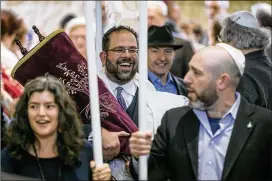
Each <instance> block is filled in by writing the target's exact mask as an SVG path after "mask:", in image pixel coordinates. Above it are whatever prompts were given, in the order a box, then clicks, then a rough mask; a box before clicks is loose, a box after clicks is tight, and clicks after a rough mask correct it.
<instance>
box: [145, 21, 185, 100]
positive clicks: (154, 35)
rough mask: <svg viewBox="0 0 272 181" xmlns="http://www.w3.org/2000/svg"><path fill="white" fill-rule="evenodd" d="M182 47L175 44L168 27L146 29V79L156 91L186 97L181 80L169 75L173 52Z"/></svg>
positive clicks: (173, 56)
mask: <svg viewBox="0 0 272 181" xmlns="http://www.w3.org/2000/svg"><path fill="white" fill-rule="evenodd" d="M182 46H183V45H181V44H175V42H174V38H173V35H172V33H171V30H170V29H169V28H168V26H166V25H164V26H155V25H154V26H150V27H149V28H148V79H149V81H150V82H151V83H152V84H153V85H154V87H155V88H156V90H157V91H162V92H169V93H173V94H177V95H184V96H187V90H186V86H185V84H184V82H183V80H182V79H181V78H179V77H176V76H174V75H173V74H172V73H170V69H171V67H172V65H173V61H174V58H175V50H177V49H179V48H182Z"/></svg>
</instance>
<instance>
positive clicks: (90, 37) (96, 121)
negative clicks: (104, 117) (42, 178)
mask: <svg viewBox="0 0 272 181" xmlns="http://www.w3.org/2000/svg"><path fill="white" fill-rule="evenodd" d="M84 10H85V18H86V30H87V33H86V40H87V60H88V78H89V91H90V92H89V93H90V99H91V118H92V132H93V152H94V160H95V163H96V166H101V165H102V164H103V155H102V141H101V125H100V110H99V101H98V99H99V98H98V83H97V72H96V58H95V57H96V56H95V46H94V45H95V44H94V37H95V32H94V27H92V25H93V22H94V21H95V20H94V12H93V11H94V1H84Z"/></svg>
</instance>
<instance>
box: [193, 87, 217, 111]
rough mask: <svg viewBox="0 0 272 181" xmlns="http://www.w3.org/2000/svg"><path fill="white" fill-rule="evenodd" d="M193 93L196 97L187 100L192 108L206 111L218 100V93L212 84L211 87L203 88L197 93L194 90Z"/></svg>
mask: <svg viewBox="0 0 272 181" xmlns="http://www.w3.org/2000/svg"><path fill="white" fill-rule="evenodd" d="M194 93H195V94H196V98H197V99H196V100H195V101H190V102H189V106H190V107H191V108H192V109H196V110H200V111H206V110H208V109H209V108H210V107H211V106H212V105H213V104H214V103H215V102H216V101H217V100H218V94H217V92H216V90H215V87H214V86H213V87H212V89H205V90H203V91H202V92H201V93H200V94H199V95H198V94H197V93H196V92H194Z"/></svg>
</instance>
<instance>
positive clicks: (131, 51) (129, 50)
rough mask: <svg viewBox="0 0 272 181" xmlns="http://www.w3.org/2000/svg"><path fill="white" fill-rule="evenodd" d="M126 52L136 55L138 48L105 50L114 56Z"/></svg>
mask: <svg viewBox="0 0 272 181" xmlns="http://www.w3.org/2000/svg"><path fill="white" fill-rule="evenodd" d="M126 50H128V52H129V53H130V54H131V55H135V54H138V48H125V47H116V48H112V49H109V50H106V51H112V52H114V53H116V54H123V53H125V51H126Z"/></svg>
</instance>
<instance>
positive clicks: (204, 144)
mask: <svg viewBox="0 0 272 181" xmlns="http://www.w3.org/2000/svg"><path fill="white" fill-rule="evenodd" d="M244 68H245V57H244V55H243V53H242V52H241V51H240V50H238V49H236V48H234V47H232V46H230V45H228V44H224V43H219V44H217V45H216V46H212V47H207V48H203V49H201V50H200V51H198V52H197V53H196V54H195V55H194V56H193V58H192V59H191V61H190V63H189V72H188V73H187V74H186V76H185V78H184V81H185V83H186V84H187V86H188V91H189V94H188V98H189V100H190V101H189V106H185V107H180V108H174V109H171V110H169V111H167V112H166V113H165V114H164V117H163V118H162V123H161V126H160V127H159V128H158V130H157V134H156V135H155V137H154V140H153V142H152V138H151V134H150V133H149V132H136V133H133V134H132V136H131V138H130V150H131V153H132V155H133V159H132V163H133V165H132V167H131V173H132V174H133V175H134V177H135V179H137V178H136V176H137V174H136V173H137V166H138V165H137V162H136V161H137V158H138V157H139V156H141V155H147V154H149V160H148V180H168V179H170V180H271V179H272V139H271V138H272V132H271V130H272V120H271V114H272V112H271V111H270V110H267V109H264V108H261V107H258V106H256V105H253V104H249V103H248V102H247V101H245V100H244V99H243V98H242V97H241V95H240V94H239V93H238V92H236V87H237V86H238V84H239V80H240V78H241V76H242V75H243V73H244ZM150 149H151V150H150Z"/></svg>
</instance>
